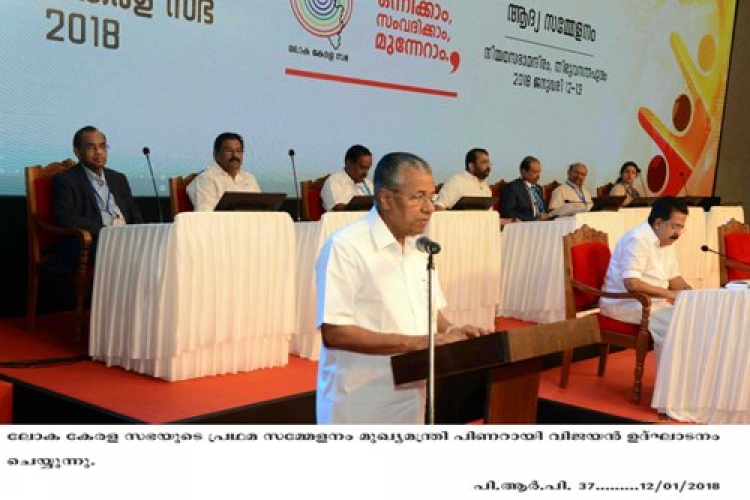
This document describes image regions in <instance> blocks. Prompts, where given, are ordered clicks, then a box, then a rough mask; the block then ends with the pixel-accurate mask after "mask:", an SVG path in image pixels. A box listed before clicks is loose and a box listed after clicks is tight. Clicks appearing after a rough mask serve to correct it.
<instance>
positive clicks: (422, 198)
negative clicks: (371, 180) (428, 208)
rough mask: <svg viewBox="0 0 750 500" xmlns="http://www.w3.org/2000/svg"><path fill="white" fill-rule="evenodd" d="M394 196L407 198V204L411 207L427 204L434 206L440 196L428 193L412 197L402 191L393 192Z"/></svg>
mask: <svg viewBox="0 0 750 500" xmlns="http://www.w3.org/2000/svg"><path fill="white" fill-rule="evenodd" d="M393 194H394V195H398V196H403V197H404V198H406V202H407V203H408V204H409V205H424V204H425V203H430V204H431V205H434V204H435V202H436V201H437V198H438V195H437V194H427V193H417V194H412V195H408V196H407V195H406V194H404V193H402V192H400V191H393Z"/></svg>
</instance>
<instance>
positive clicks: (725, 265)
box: [717, 219, 750, 286]
mask: <svg viewBox="0 0 750 500" xmlns="http://www.w3.org/2000/svg"><path fill="white" fill-rule="evenodd" d="M717 232H718V235H717V236H718V246H719V254H720V255H719V285H720V286H724V285H726V284H727V282H728V281H729V277H728V276H727V274H728V272H727V270H728V269H737V270H739V271H747V272H750V266H745V265H743V264H742V263H741V262H733V261H732V260H727V258H726V257H724V255H726V253H727V248H726V243H725V240H724V238H725V237H726V235H728V234H732V233H747V234H750V226H749V225H747V224H743V223H742V222H740V221H738V220H736V219H730V220H729V221H728V222H727V223H726V224H723V225H721V226H719V227H718V228H717Z"/></svg>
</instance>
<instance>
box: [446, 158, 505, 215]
mask: <svg viewBox="0 0 750 500" xmlns="http://www.w3.org/2000/svg"><path fill="white" fill-rule="evenodd" d="M464 164H465V166H466V170H465V171H464V172H460V173H458V174H455V175H454V176H453V177H451V178H450V179H448V180H447V181H446V182H445V183H444V184H443V187H442V188H440V192H439V193H438V197H437V200H436V201H435V208H436V209H437V210H445V209H450V208H453V205H455V204H456V202H457V201H458V200H460V199H461V198H463V197H464V196H492V190H491V189H490V187H489V186H488V185H487V177H489V175H490V171H491V170H492V163H491V162H490V154H489V153H488V152H487V150H486V149H482V148H474V149H471V150H469V152H468V153H466V159H465V160H464Z"/></svg>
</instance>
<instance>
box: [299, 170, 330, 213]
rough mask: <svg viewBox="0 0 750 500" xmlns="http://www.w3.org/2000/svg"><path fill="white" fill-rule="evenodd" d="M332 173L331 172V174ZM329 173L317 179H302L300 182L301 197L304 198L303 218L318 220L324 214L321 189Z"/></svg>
mask: <svg viewBox="0 0 750 500" xmlns="http://www.w3.org/2000/svg"><path fill="white" fill-rule="evenodd" d="M329 175H330V174H329ZM326 179H328V175H324V176H323V177H320V178H318V179H315V180H310V181H302V182H300V183H299V187H300V198H302V220H304V221H317V220H320V217H321V216H322V215H323V212H325V210H324V209H323V198H321V197H320V191H321V190H322V189H323V184H324V183H325V181H326Z"/></svg>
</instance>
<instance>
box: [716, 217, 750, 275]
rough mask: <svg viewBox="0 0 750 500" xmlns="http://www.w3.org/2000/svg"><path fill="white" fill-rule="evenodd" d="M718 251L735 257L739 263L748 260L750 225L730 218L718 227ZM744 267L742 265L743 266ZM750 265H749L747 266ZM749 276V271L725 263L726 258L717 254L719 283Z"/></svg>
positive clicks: (749, 255)
mask: <svg viewBox="0 0 750 500" xmlns="http://www.w3.org/2000/svg"><path fill="white" fill-rule="evenodd" d="M718 237H719V238H718V239H719V241H718V243H719V253H721V254H723V255H727V256H728V257H729V258H730V259H736V260H737V261H739V263H743V262H750V226H748V225H747V224H743V223H741V222H740V221H738V220H735V219H731V220H730V221H729V222H727V223H726V224H724V225H722V226H719V227H718ZM743 267H744V266H743ZM748 267H750V266H748ZM747 278H750V271H748V270H746V269H739V268H737V267H732V266H731V265H727V259H725V258H724V257H722V256H719V284H720V285H721V286H724V285H725V284H726V283H727V282H728V281H732V280H739V279H747Z"/></svg>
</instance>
